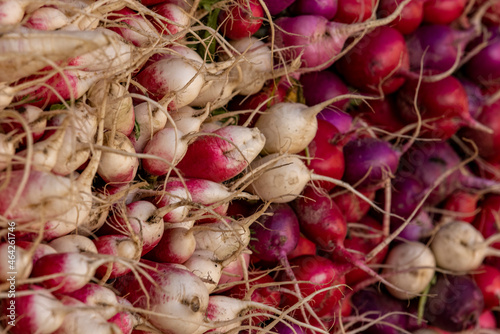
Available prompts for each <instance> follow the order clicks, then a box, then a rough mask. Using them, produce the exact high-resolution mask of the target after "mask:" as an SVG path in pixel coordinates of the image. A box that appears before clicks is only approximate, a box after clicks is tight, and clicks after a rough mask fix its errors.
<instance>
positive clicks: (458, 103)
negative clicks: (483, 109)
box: [396, 76, 493, 139]
mask: <svg viewBox="0 0 500 334" xmlns="http://www.w3.org/2000/svg"><path fill="white" fill-rule="evenodd" d="M417 85H418V81H417V80H415V79H408V80H407V81H406V82H405V84H404V85H403V86H402V87H401V89H399V90H398V93H397V98H396V105H397V107H398V108H399V110H400V115H401V117H402V118H403V119H404V120H405V121H407V122H416V121H417V120H418V117H417V114H416V110H415V106H414V98H415V92H416V89H417ZM416 100H417V106H418V109H419V112H420V114H421V118H422V120H423V121H424V122H425V123H424V124H422V130H421V135H425V136H426V137H430V138H439V139H448V138H450V137H451V136H452V135H454V134H455V133H456V132H457V130H458V129H459V128H461V127H462V126H468V127H472V128H475V129H478V130H481V131H482V132H486V133H492V132H493V130H491V129H490V128H488V127H486V126H485V125H483V124H481V123H479V122H478V121H476V120H475V119H473V118H472V117H471V115H470V113H469V104H468V100H467V94H466V92H465V89H464V88H463V86H462V84H461V83H460V81H458V80H457V79H456V78H454V77H453V76H448V77H446V78H444V79H442V80H439V81H436V82H422V83H421V84H420V85H419V90H418V96H417V99H416Z"/></svg>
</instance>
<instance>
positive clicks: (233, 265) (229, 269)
mask: <svg viewBox="0 0 500 334" xmlns="http://www.w3.org/2000/svg"><path fill="white" fill-rule="evenodd" d="M249 264H250V254H248V253H246V252H243V253H241V254H240V255H239V256H238V258H237V259H236V260H234V261H233V262H230V263H229V264H228V265H226V266H225V267H224V269H222V275H221V277H220V280H219V284H218V285H217V289H216V291H217V293H220V292H224V291H227V290H229V289H231V288H232V287H233V285H234V284H235V283H236V282H241V281H242V280H243V278H244V276H245V272H248V265H249Z"/></svg>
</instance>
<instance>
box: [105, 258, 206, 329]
mask: <svg viewBox="0 0 500 334" xmlns="http://www.w3.org/2000/svg"><path fill="white" fill-rule="evenodd" d="M143 263H144V264H146V265H148V266H150V267H152V269H146V272H147V274H148V276H149V277H145V276H140V277H135V276H134V275H132V274H128V275H126V276H124V277H120V278H119V279H118V280H117V282H116V283H115V284H114V287H115V288H116V289H117V290H118V291H120V292H121V293H122V294H123V295H126V298H127V299H128V300H129V301H130V302H131V303H132V304H134V306H135V307H137V308H142V309H144V310H146V311H151V312H148V313H145V314H144V317H145V318H146V319H147V320H149V321H150V322H151V324H152V325H154V326H155V327H156V328H157V329H158V330H160V331H162V332H166V333H171V334H192V333H195V332H196V330H197V329H198V328H199V327H200V325H201V324H202V323H203V318H204V316H205V312H206V310H207V307H208V291H207V288H206V287H205V285H204V284H203V282H202V280H201V279H200V278H199V277H198V276H196V275H194V274H193V273H191V272H190V271H189V270H187V269H186V268H185V267H183V266H181V265H176V264H167V263H154V262H150V261H143ZM145 296H149V298H145Z"/></svg>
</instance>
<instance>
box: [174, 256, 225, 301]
mask: <svg viewBox="0 0 500 334" xmlns="http://www.w3.org/2000/svg"><path fill="white" fill-rule="evenodd" d="M213 255H214V254H213V252H212V251H210V250H196V251H194V253H193V255H191V257H190V258H189V259H188V260H187V261H186V262H184V263H183V265H185V266H186V267H187V268H188V269H189V270H191V272H192V273H193V274H195V275H196V276H198V277H199V278H201V280H202V281H203V283H204V284H205V286H206V287H207V290H208V293H212V291H214V290H215V288H217V285H218V284H219V280H220V277H221V275H222V269H223V267H222V264H221V263H220V261H217V259H215V258H214V256H213Z"/></svg>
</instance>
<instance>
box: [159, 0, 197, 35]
mask: <svg viewBox="0 0 500 334" xmlns="http://www.w3.org/2000/svg"><path fill="white" fill-rule="evenodd" d="M151 10H152V11H154V12H155V13H157V14H158V16H160V17H161V16H163V17H164V18H165V19H166V20H165V19H160V17H155V18H154V19H153V18H149V20H150V21H151V22H152V23H153V25H154V26H155V28H156V30H158V32H159V33H161V34H162V35H175V36H179V38H178V39H180V38H182V37H184V35H185V34H186V31H187V29H189V26H190V23H191V22H190V21H191V18H190V16H189V14H188V13H187V12H186V11H185V9H183V8H182V6H180V5H178V4H174V3H169V2H165V3H160V4H158V5H156V6H154V7H153V8H151ZM158 22H161V23H158Z"/></svg>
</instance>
